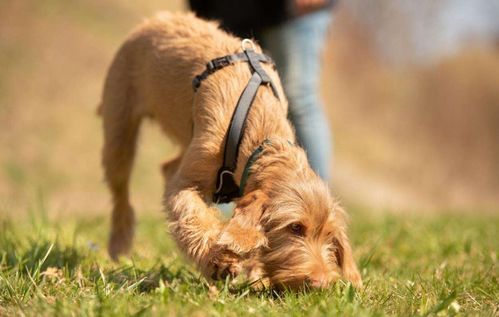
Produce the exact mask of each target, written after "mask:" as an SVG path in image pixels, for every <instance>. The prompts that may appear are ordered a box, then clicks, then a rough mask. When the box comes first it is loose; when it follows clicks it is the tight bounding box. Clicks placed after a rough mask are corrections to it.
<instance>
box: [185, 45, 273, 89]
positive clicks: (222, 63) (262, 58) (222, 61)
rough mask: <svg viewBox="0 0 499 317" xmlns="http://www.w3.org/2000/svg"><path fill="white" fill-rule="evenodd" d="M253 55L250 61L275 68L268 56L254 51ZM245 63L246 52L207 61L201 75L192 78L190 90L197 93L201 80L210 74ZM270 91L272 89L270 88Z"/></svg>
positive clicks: (246, 59) (246, 58)
mask: <svg viewBox="0 0 499 317" xmlns="http://www.w3.org/2000/svg"><path fill="white" fill-rule="evenodd" d="M247 50H248V49H247ZM253 53H254V55H253V56H252V59H254V60H257V61H259V62H262V63H266V64H272V65H274V67H275V64H274V61H273V60H272V58H270V57H269V56H267V55H265V54H259V53H255V52H254V51H253ZM247 61H249V59H248V55H246V52H242V53H237V54H232V55H226V56H222V57H218V58H215V59H212V60H211V61H209V62H208V63H207V64H206V69H205V70H204V71H203V72H202V73H201V74H199V75H197V76H196V77H194V79H193V80H192V88H193V89H194V91H197V90H198V88H199V87H200V86H201V82H202V81H203V80H205V79H206V78H208V76H210V75H211V74H213V73H214V72H216V71H217V70H219V69H222V68H224V67H226V66H229V65H232V64H235V63H237V62H247ZM272 86H273V85H272ZM272 89H274V88H272Z"/></svg>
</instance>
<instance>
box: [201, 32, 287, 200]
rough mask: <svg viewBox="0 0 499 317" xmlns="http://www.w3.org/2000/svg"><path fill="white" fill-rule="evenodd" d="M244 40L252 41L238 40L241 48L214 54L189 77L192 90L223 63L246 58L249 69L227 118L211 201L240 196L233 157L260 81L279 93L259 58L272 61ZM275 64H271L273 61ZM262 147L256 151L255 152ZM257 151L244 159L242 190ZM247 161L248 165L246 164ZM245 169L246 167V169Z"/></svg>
mask: <svg viewBox="0 0 499 317" xmlns="http://www.w3.org/2000/svg"><path fill="white" fill-rule="evenodd" d="M245 43H247V44H251V46H252V47H253V43H252V42H251V41H250V40H247V39H245V40H243V41H242V43H241V44H242V45H241V46H242V48H243V52H242V53H238V54H232V55H227V56H223V57H219V58H215V59H213V60H211V61H210V62H208V64H206V69H205V70H204V71H203V72H202V73H201V74H199V75H197V76H196V77H194V79H193V80H192V86H193V88H194V91H196V90H197V89H198V88H199V87H200V86H201V82H202V81H203V80H205V79H206V78H207V77H208V76H209V75H211V74H213V73H214V72H216V71H217V70H219V69H222V68H224V67H226V66H229V65H232V64H234V63H236V62H248V63H249V65H250V70H251V73H252V74H251V78H250V80H249V82H248V84H247V85H246V87H245V88H244V90H243V92H242V93H241V96H240V97H239V100H238V102H237V105H236V108H235V110H234V113H233V114H232V118H231V120H230V124H229V129H228V131H227V136H226V141H225V147H224V156H223V164H222V167H221V168H220V169H219V170H218V174H217V183H216V190H215V193H214V195H213V201H214V202H215V203H227V202H230V201H232V200H233V199H234V198H237V197H240V195H241V194H242V192H240V188H239V186H238V185H237V184H236V182H235V180H234V172H235V170H236V167H237V157H238V155H239V147H240V145H241V141H242V139H243V136H244V130H245V128H246V119H247V117H248V114H249V111H250V109H251V105H252V104H253V101H254V100H255V97H256V94H257V92H258V88H260V86H262V85H270V87H271V88H272V92H273V93H274V95H275V96H276V98H277V99H279V94H278V91H277V88H276V86H275V85H274V83H273V82H272V79H271V78H270V76H269V75H268V74H267V73H266V72H265V70H264V69H263V67H262V65H261V64H260V62H263V63H272V64H273V61H272V59H271V58H270V57H268V56H266V55H264V54H259V53H256V52H255V51H254V50H253V49H252V48H247V47H245ZM274 66H275V65H274ZM261 151H262V150H259V151H257V152H258V153H259V152H261ZM257 156H258V155H256V154H255V155H252V158H251V159H250V160H248V161H251V162H247V163H246V167H245V171H243V174H245V175H244V177H243V178H242V179H241V182H242V183H241V186H242V190H243V191H244V186H245V184H246V179H247V177H248V173H249V167H250V166H251V164H253V162H254V160H256V157H257ZM248 163H250V165H249V166H248ZM247 170H248V171H247Z"/></svg>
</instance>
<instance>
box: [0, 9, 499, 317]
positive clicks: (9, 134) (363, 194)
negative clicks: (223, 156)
mask: <svg viewBox="0 0 499 317" xmlns="http://www.w3.org/2000/svg"><path fill="white" fill-rule="evenodd" d="M160 9H168V10H174V11H178V10H185V5H184V3H183V2H182V1H179V0H176V1H159V0H148V1H129V0H123V1H121V0H106V1H99V0H76V1H63V0H48V1H30V0H6V1H5V0H3V1H0V69H1V71H0V127H1V128H0V316H11V315H13V316H56V315H64V316H124V315H136V316H149V315H152V316H165V315H168V316H174V315H184V316H247V315H248V316H251V315H253V316H385V315H388V316H390V315H391V316H412V315H415V316H437V315H438V316H454V315H456V316H466V315H472V316H498V315H499V301H498V298H499V286H498V284H499V283H498V280H497V279H498V273H497V272H498V267H497V254H498V252H499V239H498V238H497V232H498V229H499V213H498V210H499V208H498V206H499V196H498V195H497V193H498V192H499V159H498V157H499V147H498V144H499V124H498V122H499V89H498V87H499V50H498V48H497V47H494V46H491V47H489V48H488V49H471V48H470V49H469V50H465V51H462V52H459V54H457V55H454V56H449V57H446V58H444V59H443V60H440V61H438V62H435V63H434V64H431V65H424V66H421V67H416V66H414V65H405V66H400V65H395V66H394V65H390V64H389V63H385V62H383V61H381V60H380V58H379V56H377V55H376V52H375V50H373V47H372V46H370V45H369V43H370V39H369V38H367V37H366V32H365V30H362V29H361V28H360V27H359V25H357V24H356V23H354V22H353V20H352V19H351V16H349V15H348V14H347V13H345V12H343V11H339V14H338V16H337V17H336V19H335V21H336V22H335V24H334V27H333V28H332V30H331V36H330V38H329V41H328V44H327V49H326V54H325V55H324V63H325V64H324V67H323V68H324V70H325V71H324V74H323V80H322V88H323V93H324V98H325V104H326V106H327V112H328V115H329V119H330V121H331V123H332V127H333V132H334V135H335V160H334V165H333V172H334V180H333V184H332V191H333V192H334V194H335V195H337V196H339V197H340V198H341V200H342V202H343V203H344V205H345V206H346V209H347V211H348V212H349V214H350V216H351V217H350V218H351V219H350V232H351V240H352V245H353V249H354V256H355V259H356V261H357V263H358V265H359V268H360V271H361V273H362V275H363V280H364V286H363V287H362V288H361V289H354V288H353V287H351V286H350V285H348V284H346V283H344V282H341V281H340V282H338V283H337V284H335V285H334V286H333V287H331V288H330V289H327V290H322V291H308V292H302V293H293V292H288V291H284V292H277V291H274V290H272V289H264V290H258V291H256V290H254V289H252V287H251V285H246V284H244V282H242V281H236V282H234V283H233V282H230V281H224V282H219V283H215V284H213V283H210V282H208V281H206V280H205V279H204V278H202V277H201V276H200V274H199V273H198V272H197V270H196V269H195V268H194V267H193V266H192V264H191V263H190V262H189V261H188V260H187V259H185V258H183V256H182V255H181V254H180V252H179V250H178V249H177V248H176V246H175V245H174V244H173V242H172V241H171V239H170V237H169V234H168V232H167V226H166V217H165V215H164V212H163V211H162V206H161V196H162V186H163V180H162V179H161V175H160V164H161V162H163V161H165V160H168V159H170V158H172V157H173V156H174V155H175V154H176V152H177V151H178V149H177V148H176V146H175V144H172V143H171V142H169V141H168V140H167V139H165V138H164V137H163V136H162V135H161V134H160V132H159V129H157V127H156V126H154V124H150V123H146V125H145V126H144V129H143V130H142V131H141V137H140V146H139V151H138V157H137V160H136V162H135V169H134V172H133V179H132V186H131V195H132V202H133V205H134V206H135V207H136V210H137V218H138V228H137V233H136V241H135V244H134V248H133V252H132V254H131V256H130V257H129V258H122V259H121V262H119V263H114V262H112V261H110V259H109V257H108V256H107V253H106V243H107V239H108V233H109V228H108V227H109V218H110V208H111V207H110V205H111V204H110V196H109V194H108V191H107V188H106V186H105V184H104V182H103V172H102V168H101V164H100V151H101V147H102V135H101V122H100V118H99V117H98V116H97V114H96V109H97V106H98V104H99V102H100V94H101V91H102V85H103V81H104V77H105V74H106V71H107V67H108V66H109V64H110V62H111V59H112V56H113V54H114V53H115V52H116V50H117V48H118V47H119V45H120V44H121V43H122V41H123V39H124V38H125V37H126V35H127V34H128V32H129V31H130V30H131V29H132V28H133V27H134V26H135V25H136V24H137V23H139V22H140V21H141V20H142V19H143V18H145V17H147V16H150V15H151V14H153V13H154V12H155V11H157V10H160Z"/></svg>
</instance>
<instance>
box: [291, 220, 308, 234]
mask: <svg viewBox="0 0 499 317" xmlns="http://www.w3.org/2000/svg"><path fill="white" fill-rule="evenodd" d="M289 230H290V231H291V232H292V233H293V234H295V235H297V236H300V237H301V236H303V235H304V233H305V227H304V226H303V225H302V224H301V223H292V224H290V225H289Z"/></svg>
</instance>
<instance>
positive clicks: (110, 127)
mask: <svg viewBox="0 0 499 317" xmlns="http://www.w3.org/2000/svg"><path fill="white" fill-rule="evenodd" d="M119 57H120V56H118V57H117V59H116V60H115V62H114V63H113V65H112V67H111V70H110V72H109V75H108V79H107V82H106V86H105V89H104V96H103V102H102V105H101V108H100V109H99V110H100V114H101V115H102V117H103V122H104V148H103V152H102V163H103V166H104V169H105V177H106V181H107V184H108V187H109V189H110V191H111V194H112V198H113V211H112V218H111V236H110V239H109V245H108V251H109V254H110V256H111V257H112V258H113V259H114V260H117V258H118V256H119V255H121V254H124V253H126V252H128V251H129V250H130V247H131V245H132V241H133V234H134V225H135V216H134V211H133V208H132V206H131V204H130V201H129V191H128V185H129V179H130V173H131V169H132V164H133V159H134V155H135V148H136V141H137V135H138V132H139V126H140V121H141V116H140V115H139V114H138V111H137V109H136V102H135V96H134V91H133V88H132V86H131V85H130V82H129V80H130V77H129V76H127V75H124V74H123V72H125V71H126V67H124V65H123V64H121V65H120V63H123V60H122V59H121V60H120V58H119Z"/></svg>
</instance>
